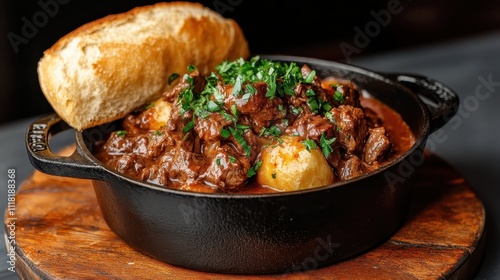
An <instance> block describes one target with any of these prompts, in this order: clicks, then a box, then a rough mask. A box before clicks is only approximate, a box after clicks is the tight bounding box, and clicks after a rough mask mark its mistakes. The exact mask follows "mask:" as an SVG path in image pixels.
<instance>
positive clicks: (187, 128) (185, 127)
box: [182, 120, 194, 133]
mask: <svg viewBox="0 0 500 280" xmlns="http://www.w3.org/2000/svg"><path fill="white" fill-rule="evenodd" d="M193 128H194V121H193V120H192V121H190V122H188V123H187V124H186V126H184V128H183V129H182V132H184V133H188V132H189V131H191V130H192V129H193Z"/></svg>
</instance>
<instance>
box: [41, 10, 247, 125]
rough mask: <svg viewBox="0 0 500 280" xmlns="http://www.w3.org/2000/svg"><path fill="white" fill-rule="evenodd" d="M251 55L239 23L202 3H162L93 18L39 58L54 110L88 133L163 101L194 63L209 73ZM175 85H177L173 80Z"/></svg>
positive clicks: (68, 121)
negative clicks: (170, 80) (174, 79)
mask: <svg viewBox="0 0 500 280" xmlns="http://www.w3.org/2000/svg"><path fill="white" fill-rule="evenodd" d="M248 56H249V50H248V44H247V41H246V39H245V37H244V35H243V32H242V30H241V29H240V27H239V26H238V24H237V23H236V22H235V21H233V20H231V19H225V18H223V17H222V16H221V15H219V14H218V13H216V12H214V11H212V10H210V9H208V8H206V7H203V6H202V5H200V4H195V3H187V2H173V3H158V4H155V5H151V6H144V7H138V8H135V9H133V10H131V11H129V12H126V13H122V14H116V15H110V16H107V17H104V18H102V19H99V20H96V21H93V22H90V23H88V24H85V25H83V26H81V27H80V28H78V29H76V30H74V31H73V32H71V33H69V34H67V35H66V36H64V37H62V38H61V39H60V40H59V41H57V42H56V43H55V44H54V45H53V46H52V47H51V48H50V49H48V50H46V51H45V52H44V55H43V57H42V58H41V59H40V61H39V63H38V77H39V82H40V86H41V89H42V91H43V93H44V95H45V97H46V99H47V100H48V102H49V103H50V105H51V106H52V108H53V109H54V111H55V112H56V113H57V114H58V115H59V116H60V117H61V118H62V119H63V120H64V121H65V122H66V123H68V124H69V125H70V126H72V127H73V128H75V129H77V130H83V129H86V128H89V127H92V126H96V125H99V124H103V123H106V122H109V121H113V120H116V119H119V118H121V117H123V116H125V115H126V114H128V113H130V112H132V111H133V110H134V109H136V108H138V107H140V106H142V105H144V104H147V103H149V102H152V101H153V100H156V99H158V98H159V97H160V96H161V94H162V93H163V92H164V91H165V90H167V89H168V87H169V85H168V78H169V77H170V75H171V74H172V73H178V74H180V75H181V76H180V77H181V78H182V74H183V73H185V72H186V69H187V66H188V65H189V64H192V65H195V66H197V67H198V70H200V72H201V73H203V74H205V73H209V72H210V71H213V70H214V67H215V66H216V65H217V64H218V63H220V62H222V61H223V60H225V59H236V58H239V57H243V58H247V57H248ZM170 86H172V85H170Z"/></svg>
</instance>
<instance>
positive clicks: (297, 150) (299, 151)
mask: <svg viewBox="0 0 500 280" xmlns="http://www.w3.org/2000/svg"><path fill="white" fill-rule="evenodd" d="M282 139H283V143H281V144H280V145H271V146H268V147H266V148H264V149H263V150H262V153H261V157H260V160H261V162H262V165H261V166H260V168H259V170H258V171H257V181H258V182H259V183H260V184H261V185H267V186H270V187H272V188H275V189H277V190H282V191H294V190H303V189H310V188H314V187H321V186H325V185H329V184H332V183H333V182H334V180H335V178H334V174H333V171H332V169H331V168H330V166H329V165H328V162H327V161H326V159H325V157H324V156H323V153H321V150H320V149H319V148H316V149H312V150H311V151H308V150H307V149H306V147H305V146H304V144H302V142H301V141H300V140H299V138H298V137H293V136H283V138H282Z"/></svg>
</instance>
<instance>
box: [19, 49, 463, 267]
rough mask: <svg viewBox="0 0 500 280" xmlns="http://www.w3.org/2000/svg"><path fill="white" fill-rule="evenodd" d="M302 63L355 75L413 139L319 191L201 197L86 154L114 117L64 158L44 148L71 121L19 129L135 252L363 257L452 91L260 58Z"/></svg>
mask: <svg viewBox="0 0 500 280" xmlns="http://www.w3.org/2000/svg"><path fill="white" fill-rule="evenodd" d="M265 58H267V59H272V60H277V61H294V62H297V63H298V64H299V65H302V64H304V63H305V64H308V65H309V66H310V67H311V68H312V69H315V70H316V71H317V75H319V77H326V76H335V77H339V78H344V79H349V80H351V81H353V82H354V83H355V84H356V85H357V86H358V87H359V88H361V89H363V90H366V91H367V92H369V93H370V94H371V95H373V96H374V97H375V98H377V99H379V100H380V101H382V102H384V103H385V104H387V105H389V106H390V107H392V108H393V109H395V110H396V111H397V112H399V113H400V114H401V116H402V117H403V119H404V120H405V121H406V122H407V124H408V125H409V126H410V128H411V130H412V132H413V133H414V135H415V137H416V143H415V145H414V146H413V147H412V148H411V149H410V150H408V151H407V152H405V153H404V154H403V155H401V156H400V157H398V158H397V159H396V160H394V161H392V162H391V163H389V164H387V165H385V166H384V167H382V168H380V169H378V170H376V171H374V172H371V173H368V174H365V175H363V176H360V177H357V178H354V179H351V180H348V181H343V182H339V183H335V184H333V185H330V186H325V187H321V188H316V189H311V190H303V191H295V192H287V193H275V194H259V195H249V194H246V195H243V194H241V195H239V194H231V195H228V194H206V193H194V192H187V191H180V190H171V189H165V188H162V187H159V186H157V185H154V184H149V183H145V182H142V181H138V180H135V179H132V178H130V177H127V176H125V175H123V174H120V173H118V172H116V171H113V170H111V169H109V168H107V167H106V166H104V165H103V164H102V163H101V162H100V161H99V160H97V159H96V158H95V157H94V156H93V155H92V150H93V149H94V146H95V144H96V143H98V142H99V141H103V140H104V139H106V137H107V136H108V135H109V133H111V132H112V131H114V130H117V129H119V123H108V124H106V125H101V126H99V127H95V128H91V129H87V130H85V131H83V132H80V131H77V132H76V134H75V135H76V151H75V152H74V154H73V155H71V156H69V157H61V156H58V155H56V154H54V153H52V152H51V150H50V148H49V145H48V144H49V142H48V141H49V140H48V139H49V137H50V136H51V135H53V134H56V133H58V132H60V131H62V130H65V129H68V128H69V127H68V126H67V125H66V124H65V123H64V122H63V121H62V120H61V119H60V118H59V117H58V116H57V115H54V114H53V115H49V116H46V117H41V118H40V119H38V120H36V121H35V122H33V123H32V124H31V125H30V127H29V128H28V131H27V134H26V146H27V149H28V155H29V158H30V161H31V163H32V165H33V166H34V167H35V168H36V169H38V170H40V171H42V172H44V173H48V174H54V175H60V176H69V177H77V178H86V179H87V178H88V179H92V180H93V185H94V190H95V193H96V196H97V199H98V201H99V205H100V208H101V211H102V214H103V216H104V218H105V220H106V222H107V224H108V225H109V227H110V228H111V229H112V230H113V231H114V232H115V233H116V234H117V235H118V236H120V237H121V238H122V239H123V240H124V241H125V242H126V243H128V244H129V245H130V246H132V247H133V248H135V249H137V250H138V251H140V252H142V253H144V254H147V255H149V256H152V257H154V258H157V259H159V260H162V261H164V262H167V263H170V264H173V265H178V266H182V267H186V268H191V269H195V270H201V271H210V272H218V273H233V274H267V273H293V272H297V271H304V270H309V269H315V268H318V267H320V266H324V265H328V264H331V263H334V262H338V261H341V260H345V259H347V258H349V257H353V256H355V255H358V254H361V253H363V252H365V251H367V250H369V249H371V248H373V247H374V246H377V245H378V244H380V243H382V242H384V241H385V240H387V239H388V238H389V237H390V236H391V235H392V234H393V233H394V232H395V231H396V230H397V229H398V228H399V227H400V226H401V224H402V222H403V221H404V219H405V216H406V214H407V210H408V206H409V200H410V196H411V191H412V186H413V181H414V180H413V179H414V176H413V174H414V171H415V169H416V168H418V166H419V165H421V164H422V163H423V161H424V156H423V150H424V146H425V142H426V140H427V137H428V135H429V133H431V132H432V131H433V130H436V129H438V128H439V127H441V126H442V125H443V124H444V123H445V122H446V121H447V120H449V119H450V118H451V117H452V116H453V115H454V114H455V112H456V110H457V108H458V104H459V100H458V97H457V95H456V94H455V93H453V91H452V90H450V89H449V88H447V87H446V86H444V85H443V84H441V83H439V82H436V81H434V80H431V79H428V78H425V77H421V76H415V75H408V74H377V73H374V72H371V71H367V70H364V69H360V68H357V67H353V66H350V65H344V64H340V63H335V62H330V61H323V60H317V59H309V58H301V57H287V56H266V57H265Z"/></svg>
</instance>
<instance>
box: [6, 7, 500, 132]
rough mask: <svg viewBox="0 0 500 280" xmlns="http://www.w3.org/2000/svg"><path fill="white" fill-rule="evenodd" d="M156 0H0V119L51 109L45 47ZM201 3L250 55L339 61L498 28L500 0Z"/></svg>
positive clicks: (29, 115)
mask: <svg viewBox="0 0 500 280" xmlns="http://www.w3.org/2000/svg"><path fill="white" fill-rule="evenodd" d="M49 2H51V3H53V4H54V3H56V4H57V10H53V11H54V12H53V13H52V14H47V13H46V12H45V14H46V18H45V19H44V18H43V16H40V14H41V13H44V12H43V11H44V9H43V7H42V5H41V4H40V3H42V4H43V3H49ZM155 2H157V1H145V0H135V1H132V0H121V1H96V0H93V1H78V0H38V1H17V0H16V1H14V0H2V1H0V36H1V40H0V90H1V91H0V124H2V123H6V122H10V121H13V120H16V119H20V118H26V117H31V116H35V115H39V114H42V113H48V112H51V111H52V109H51V107H50V105H49V104H48V103H47V101H46V100H45V97H44V96H43V94H42V93H41V91H40V87H39V85H38V78H37V73H36V67H37V62H38V60H39V59H40V58H41V56H42V54H43V51H44V50H45V49H47V48H49V47H50V46H51V45H52V44H54V43H55V42H56V41H57V39H58V38H60V37H61V36H63V35H65V34H66V33H68V32H70V31H71V30H73V29H75V28H77V27H79V26H80V25H82V24H84V23H87V22H89V21H92V20H95V19H98V18H100V17H103V16H105V15H108V14H111V13H119V12H125V11H128V10H130V9H132V8H133V7H135V6H142V5H147V4H152V3H155ZM200 2H202V3H203V4H204V5H205V6H207V7H210V8H212V9H214V10H216V11H218V12H220V13H221V14H222V15H223V16H225V17H229V18H233V19H235V20H236V21H237V22H238V23H239V24H240V26H241V27H242V29H243V32H244V33H245V35H246V37H247V40H248V41H249V43H250V49H251V51H252V52H253V53H280V54H291V55H300V56H310V57H317V58H323V59H329V60H336V61H342V62H350V58H354V57H361V56H367V55H372V54H378V53H382V52H391V51H394V50H399V49H403V48H414V47H419V46H425V45H429V44H435V43H439V42H444V41H450V40H451V41H452V40H458V39H460V38H464V37H467V36H473V35H478V34H481V33H486V32H489V31H492V30H500V16H498V15H500V1H493V0H476V1H473V2H472V1H451V0H443V1H432V0H413V1H411V0H401V1H397V0H390V1H389V0H375V1H328V2H327V1H311V0H309V1H282V0H281V1H269V0H268V1H260V0H259V1H250V0H210V1H200ZM325 3H329V4H325ZM388 3H392V4H398V3H399V5H397V7H398V10H399V11H400V12H399V13H397V14H391V18H390V19H387V24H386V26H385V27H384V26H380V24H377V23H376V21H375V19H374V16H373V14H374V13H377V14H379V13H380V11H381V10H387V5H388ZM36 15H39V17H38V18H37V17H36ZM34 16H35V18H34ZM35 20H38V23H39V27H36V26H35V27H36V30H31V34H30V37H31V38H25V37H24V36H23V33H22V32H23V27H24V28H26V27H25V25H26V21H29V22H30V23H34V21H35ZM374 24H375V25H378V26H379V27H380V29H379V30H377V29H372V30H373V33H374V34H375V35H373V36H372V37H370V38H369V41H368V42H365V43H364V44H363V45H361V44H360V42H359V41H356V40H355V39H356V38H357V35H356V34H357V32H356V31H355V28H356V27H357V28H359V29H361V30H365V28H366V27H367V26H370V25H371V26H372V28H373V26H374ZM9 34H10V35H9ZM14 34H15V35H17V36H23V38H25V39H24V41H23V42H22V43H19V42H18V44H17V46H16V45H15V44H13V43H12V38H13V36H15V35H14ZM9 38H10V39H9ZM342 46H344V47H346V46H350V47H352V48H356V52H355V53H350V54H349V55H346V53H345V52H346V50H345V49H344V51H343V50H342ZM16 48H17V50H16ZM352 50H353V49H351V51H352Z"/></svg>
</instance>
